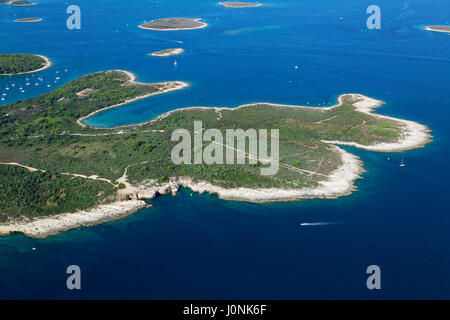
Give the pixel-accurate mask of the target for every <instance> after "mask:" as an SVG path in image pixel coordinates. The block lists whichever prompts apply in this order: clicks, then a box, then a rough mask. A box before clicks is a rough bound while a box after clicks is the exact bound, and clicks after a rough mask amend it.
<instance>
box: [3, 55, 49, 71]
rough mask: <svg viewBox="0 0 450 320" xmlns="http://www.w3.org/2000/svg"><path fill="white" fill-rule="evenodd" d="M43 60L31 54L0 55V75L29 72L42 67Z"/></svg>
mask: <svg viewBox="0 0 450 320" xmlns="http://www.w3.org/2000/svg"><path fill="white" fill-rule="evenodd" d="M44 65H45V60H44V59H43V58H41V57H39V56H36V55H33V54H2V55H0V75H1V74H17V73H21V72H29V71H33V70H37V69H40V68H42V67H43V66H44Z"/></svg>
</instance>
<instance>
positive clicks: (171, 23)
mask: <svg viewBox="0 0 450 320" xmlns="http://www.w3.org/2000/svg"><path fill="white" fill-rule="evenodd" d="M200 20H201V19H200V18H164V19H157V20H152V21H150V22H147V23H144V24H141V25H139V28H141V29H147V30H156V31H175V30H192V29H201V28H205V27H206V26H207V25H208V24H207V23H205V22H201V21H200Z"/></svg>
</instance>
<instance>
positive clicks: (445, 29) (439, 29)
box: [425, 26, 450, 33]
mask: <svg viewBox="0 0 450 320" xmlns="http://www.w3.org/2000/svg"><path fill="white" fill-rule="evenodd" d="M425 29H426V30H428V31H436V32H446V33H450V26H427V27H425Z"/></svg>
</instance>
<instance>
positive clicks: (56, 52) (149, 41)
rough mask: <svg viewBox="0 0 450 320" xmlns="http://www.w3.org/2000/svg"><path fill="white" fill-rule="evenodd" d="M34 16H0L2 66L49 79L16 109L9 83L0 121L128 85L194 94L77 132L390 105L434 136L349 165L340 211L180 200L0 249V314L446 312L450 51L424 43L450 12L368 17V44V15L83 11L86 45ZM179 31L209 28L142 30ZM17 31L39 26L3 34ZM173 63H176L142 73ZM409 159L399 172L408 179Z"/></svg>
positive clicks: (427, 6)
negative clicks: (199, 110) (19, 301)
mask: <svg viewBox="0 0 450 320" xmlns="http://www.w3.org/2000/svg"><path fill="white" fill-rule="evenodd" d="M35 2H37V3H38V5H37V6H32V7H19V8H13V7H9V6H2V5H0V52H1V53H14V52H27V53H28V52H29V53H36V54H44V55H46V56H48V57H50V58H51V59H52V60H53V62H54V63H55V65H54V66H53V67H52V68H50V69H48V70H46V71H44V72H41V73H40V74H39V75H42V76H43V78H44V81H42V83H41V84H40V85H39V86H34V84H33V85H31V86H27V87H24V88H25V90H26V93H24V94H22V93H20V92H19V90H18V89H17V88H18V87H19V86H20V85H24V84H25V78H26V76H18V77H12V78H3V79H0V92H1V93H2V92H6V91H4V90H3V88H4V87H6V86H7V85H9V86H10V84H11V83H12V82H14V83H16V87H14V89H13V88H12V87H11V90H10V91H9V92H8V95H7V98H6V101H4V102H3V104H5V103H11V102H14V101H17V100H20V99H24V98H28V97H33V96H37V95H39V94H41V93H42V92H47V91H49V90H51V89H52V88H54V86H55V85H61V84H63V83H66V82H67V81H70V80H72V79H75V78H77V77H79V76H81V75H84V74H88V73H91V72H95V71H100V70H107V69H126V70H130V71H132V72H135V73H136V74H137V75H138V78H139V79H138V80H140V81H146V82H150V81H166V80H183V81H188V82H190V83H191V85H192V86H191V87H190V88H188V89H186V90H183V91H178V92H172V93H169V94H166V95H160V96H155V97H151V98H149V99H146V100H141V101H138V102H135V103H133V104H130V105H127V106H124V107H121V108H117V109H113V110H110V111H107V112H104V113H102V114H100V115H97V116H95V117H94V118H92V119H89V120H88V121H87V123H89V124H91V125H94V126H113V125H123V124H131V123H138V122H142V121H146V120H149V119H152V118H154V117H156V116H158V115H159V114H161V113H164V112H166V111H169V110H172V109H175V108H180V107H189V106H198V105H202V106H229V107H234V106H238V105H240V104H243V103H249V102H254V101H269V102H279V103H290V104H308V103H309V104H310V105H318V104H319V103H320V104H321V105H324V104H327V105H328V104H333V103H334V102H335V99H336V97H337V96H338V95H339V94H342V93H352V92H358V93H362V94H365V95H368V96H372V97H375V98H377V99H381V100H384V101H386V102H387V104H386V105H385V106H383V107H382V108H380V109H379V112H380V113H384V114H388V115H392V116H397V117H401V118H406V119H410V120H416V121H419V122H421V123H424V124H426V125H428V126H429V127H430V128H431V129H432V134H433V135H434V137H435V138H434V141H433V143H431V144H429V145H427V146H426V147H425V148H423V149H418V150H412V151H408V152H404V153H402V154H390V155H388V154H383V153H373V152H366V151H361V150H357V149H353V148H346V149H347V150H349V151H351V152H354V153H355V154H357V155H359V156H360V157H361V159H362V160H363V161H364V167H365V169H366V170H367V172H366V173H364V175H363V177H364V179H362V180H358V181H357V186H358V191H357V192H354V193H353V194H352V195H350V196H347V197H342V198H339V199H336V200H308V201H298V202H291V203H275V204H264V205H257V204H248V203H239V202H228V201H222V200H219V199H217V197H216V196H213V195H198V194H195V193H191V191H190V190H182V192H181V193H180V194H179V195H177V196H176V197H172V196H161V197H158V198H156V199H154V200H151V201H149V202H150V203H152V204H153V205H154V207H153V208H150V209H145V210H142V211H140V212H139V213H137V214H135V215H131V216H129V217H127V218H125V219H122V220H119V221H115V222H111V223H106V224H102V225H99V226H95V227H89V228H82V229H77V230H71V231H68V232H65V233H62V234H60V235H57V236H53V237H50V238H48V239H44V240H34V239H30V238H27V237H25V236H23V235H12V236H8V237H3V238H0V298H33V299H36V298H154V299H163V298H167V299H171V298H254V299H258V298H289V299H295V298H384V299H392V298H447V299H448V298H450V277H449V275H448V274H449V270H450V237H449V230H450V210H449V204H448V193H449V188H448V186H449V182H448V180H449V178H450V169H449V166H448V159H449V156H450V147H449V138H450V130H449V126H448V123H447V121H448V120H449V118H450V91H449V83H450V81H449V80H450V37H449V36H448V35H447V34H443V33H434V32H427V31H425V30H423V26H424V25H429V24H445V23H447V22H448V21H449V19H450V17H449V13H450V4H449V3H448V1H447V0H416V1H397V0H389V1H388V0H379V1H376V4H378V5H379V6H380V7H381V14H382V29H381V30H375V31H371V30H368V29H367V28H366V18H367V17H368V15H367V14H366V8H367V7H368V6H369V5H370V4H373V1H365V0H364V1H357V0H347V1H338V0H296V1H294V0H284V1H275V0H267V1H264V4H265V6H263V7H260V8H250V9H226V8H223V7H221V6H218V5H216V4H215V2H214V1H194V0H182V1H181V0H178V1H175V0H170V1H168V0H164V1H137V0H132V1H116V0H109V1H87V0H80V1H77V4H78V5H79V6H80V7H81V10H82V29H81V30H79V31H70V30H68V29H66V27H65V19H66V17H67V16H68V15H67V14H66V13H65V11H66V6H67V5H68V4H66V3H64V2H63V1H55V0H36V1H35ZM176 16H185V17H199V18H203V19H204V21H205V22H207V23H208V24H209V27H207V28H205V29H199V30H190V31H177V32H154V31H147V30H141V29H138V28H137V25H138V24H140V23H142V22H143V21H144V20H147V21H149V20H151V19H156V18H163V17H176ZM24 17H42V18H43V19H44V21H43V22H41V23H38V24H17V23H13V22H12V21H13V20H14V19H17V18H24ZM180 41H182V43H180ZM167 47H183V48H185V49H186V53H185V54H183V55H181V56H177V57H169V58H155V57H149V56H147V54H148V53H150V52H153V51H157V50H161V49H164V48H167ZM174 60H177V62H178V66H177V67H174V65H173V61H174ZM295 65H298V66H300V68H299V69H298V70H295V69H294V66H295ZM65 68H67V69H68V72H63V70H64V69H65ZM57 70H58V71H62V72H61V73H60V74H59V76H60V77H61V79H60V80H59V81H58V83H57V84H55V83H54V78H55V76H57V75H56V71H57ZM36 77H37V76H36ZM34 82H36V80H34V79H33V83H34ZM46 84H51V85H52V87H46ZM387 156H390V157H391V161H387V160H386V157H387ZM402 156H403V157H404V158H405V160H406V163H407V167H406V168H403V169H400V168H399V166H398V163H399V160H400V158H401V157H402ZM304 222H337V223H336V224H328V225H322V226H304V227H301V226H300V224H301V223H304ZM32 248H36V250H34V251H33V250H32ZM71 264H76V265H79V266H80V267H81V270H82V290H81V291H69V290H67V289H66V286H65V283H66V276H67V275H66V273H65V270H66V267H67V266H68V265H71ZM371 264H376V265H379V266H380V267H381V272H382V280H381V281H382V290H379V291H369V290H368V289H367V288H366V285H365V283H366V277H367V275H366V273H365V270H366V268H367V266H369V265H371Z"/></svg>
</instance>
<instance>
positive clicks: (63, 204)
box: [0, 70, 432, 237]
mask: <svg viewBox="0 0 450 320" xmlns="http://www.w3.org/2000/svg"><path fill="white" fill-rule="evenodd" d="M186 86H188V84H187V83H184V82H180V81H173V82H163V83H140V82H136V77H135V75H134V74H132V73H130V72H128V71H123V70H111V71H102V72H97V73H93V74H89V75H86V76H83V77H81V78H79V79H76V80H73V81H71V82H69V83H67V84H65V85H64V86H62V87H59V88H57V89H55V90H53V91H51V92H49V93H46V94H43V95H41V96H39V97H36V98H31V99H28V100H25V101H19V102H16V103H13V104H10V105H7V106H4V107H2V108H1V109H0V172H1V175H0V177H1V178H0V234H8V233H11V232H23V233H25V234H27V235H29V236H32V237H46V236H48V235H52V234H55V233H58V232H60V231H63V230H67V229H70V228H75V227H79V226H85V225H92V224H95V223H100V222H104V221H109V220H113V219H118V218H120V217H123V216H126V215H128V214H130V213H132V212H135V211H136V210H139V209H140V208H143V207H145V206H146V203H145V201H143V200H142V199H150V198H153V197H155V196H156V195H158V194H166V193H172V194H173V195H175V194H176V193H177V192H178V190H179V188H180V187H186V188H190V189H192V190H193V191H195V192H200V193H203V192H208V193H215V194H217V195H218V196H219V197H220V198H222V199H227V200H238V201H250V202H267V201H289V200H297V199H309V198H336V197H339V196H343V195H348V194H350V193H351V192H353V191H354V190H355V186H354V181H355V180H356V179H358V178H359V177H360V174H361V172H363V166H362V162H361V161H360V160H359V159H358V157H357V156H355V155H353V154H351V153H350V152H347V151H345V150H343V149H341V148H339V147H338V145H352V146H355V147H357V148H362V149H366V150H371V151H381V152H399V151H402V150H407V149H412V148H419V147H422V146H424V145H425V144H427V143H428V142H429V141H431V139H432V137H431V135H430V134H429V129H428V128H427V127H426V126H424V125H422V124H419V123H416V122H413V121H408V120H402V119H398V118H393V117H388V116H384V115H379V114H375V113H373V111H374V109H375V108H378V107H380V106H381V105H383V102H382V101H378V100H375V99H371V98H369V97H366V96H363V95H360V94H345V95H341V96H340V97H339V99H338V103H337V104H336V105H335V106H332V107H327V108H318V107H302V106H291V105H278V104H271V103H264V102H261V103H254V104H248V105H243V106H240V107H238V108H234V109H229V108H206V107H192V108H187V109H179V110H174V111H171V112H168V113H166V114H163V115H161V116H159V117H158V118H156V119H154V120H151V121H149V122H146V123H142V124H139V125H130V126H122V127H117V128H109V129H100V128H91V127H88V126H86V125H85V124H84V123H83V119H86V118H88V117H90V116H92V115H94V114H96V113H98V112H102V111H103V110H106V109H108V108H115V107H119V106H122V105H124V104H126V103H129V102H131V101H134V100H136V99H142V98H145V97H149V96H151V95H155V94H161V93H164V92H167V91H172V90H179V89H182V88H185V87H186ZM81 93H82V94H81ZM194 121H202V123H203V128H204V129H205V130H206V129H207V128H216V129H218V130H219V131H221V132H225V130H227V129H228V128H277V129H279V135H280V158H279V165H280V168H279V171H278V172H277V173H276V174H275V175H273V176H262V175H260V170H259V169H260V167H261V166H264V165H265V164H261V163H258V164H250V163H248V161H246V163H245V164H233V165H231V164H226V165H219V164H213V165H207V164H199V165H189V164H181V165H175V164H174V163H173V162H172V160H171V151H172V149H173V147H174V145H176V142H172V141H171V135H172V132H173V131H174V130H176V129H178V128H185V129H186V130H188V131H189V132H190V133H191V134H194V133H195V132H194V128H193V122H194ZM203 147H204V148H205V147H207V145H205V144H204V145H203ZM247 155H248V156H250V154H247ZM247 160H248V159H247ZM25 185H26V187H25Z"/></svg>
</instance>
